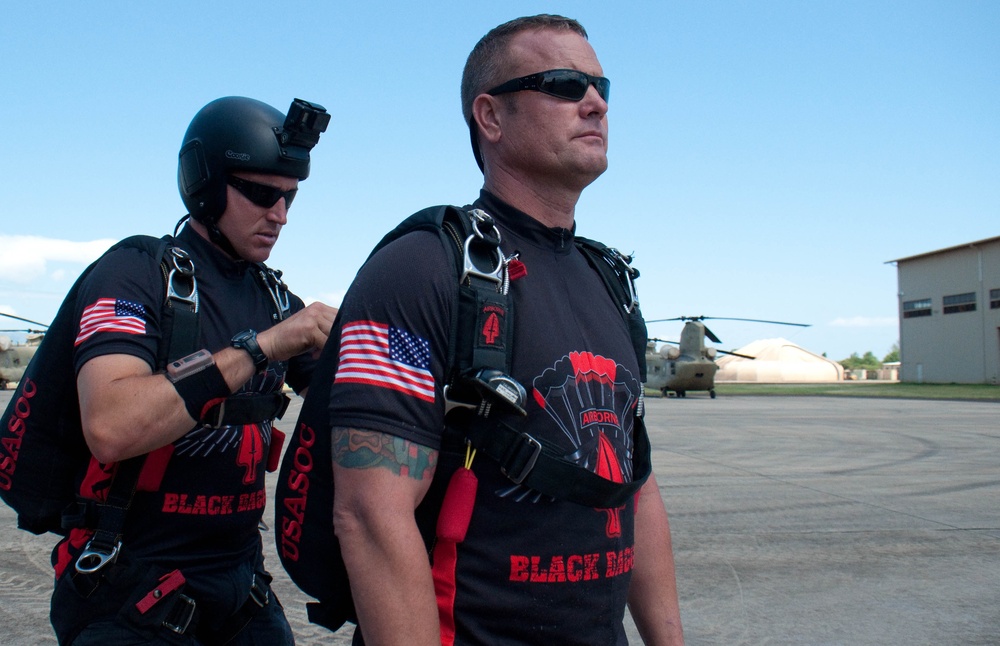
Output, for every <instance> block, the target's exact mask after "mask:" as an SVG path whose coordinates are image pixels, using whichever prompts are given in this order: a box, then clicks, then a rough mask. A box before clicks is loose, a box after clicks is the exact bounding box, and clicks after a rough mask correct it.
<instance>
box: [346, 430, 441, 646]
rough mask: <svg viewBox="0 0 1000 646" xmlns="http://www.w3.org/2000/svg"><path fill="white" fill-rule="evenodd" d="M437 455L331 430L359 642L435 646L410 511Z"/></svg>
mask: <svg viewBox="0 0 1000 646" xmlns="http://www.w3.org/2000/svg"><path fill="white" fill-rule="evenodd" d="M437 459H438V452H437V451H435V450H433V449H429V448H427V447H425V446H421V445H419V444H416V443H414V442H410V441H408V440H404V439H401V438H398V437H395V436H392V435H387V434H385V433H378V432H374V431H366V430H357V429H346V428H335V429H333V476H334V482H335V484H336V495H335V496H334V505H333V516H334V528H335V531H336V534H337V538H338V539H339V540H340V547H341V552H342V553H343V556H344V563H345V564H346V566H347V572H348V575H349V576H350V580H351V592H352V594H353V596H354V604H355V608H356V610H357V612H358V625H359V626H361V629H362V632H363V634H364V638H365V643H366V644H368V645H369V646H382V645H384V644H407V645H422V644H424V645H428V646H430V645H431V644H440V640H441V633H440V625H439V623H438V614H437V603H436V601H435V597H434V583H433V580H432V578H431V568H430V561H429V560H428V556H427V550H426V548H425V546H424V542H423V539H422V538H421V536H420V532H419V530H418V529H417V524H416V520H415V517H414V510H415V509H416V508H417V505H419V504H420V501H421V500H422V499H423V497H424V495H425V494H426V493H427V489H428V487H429V486H430V483H431V479H432V478H433V476H434V470H435V468H436V466H437Z"/></svg>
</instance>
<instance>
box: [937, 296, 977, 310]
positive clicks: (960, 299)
mask: <svg viewBox="0 0 1000 646" xmlns="http://www.w3.org/2000/svg"><path fill="white" fill-rule="evenodd" d="M975 311H976V293H975V292H968V293H966V294H952V295H951V296H945V297H944V313H945V314H955V313H957V312H975Z"/></svg>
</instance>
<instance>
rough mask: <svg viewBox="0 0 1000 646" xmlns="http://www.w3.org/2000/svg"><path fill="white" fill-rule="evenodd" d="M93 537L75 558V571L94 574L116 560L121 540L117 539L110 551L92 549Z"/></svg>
mask: <svg viewBox="0 0 1000 646" xmlns="http://www.w3.org/2000/svg"><path fill="white" fill-rule="evenodd" d="M93 542H94V541H93V539H91V540H90V541H88V542H87V546H86V547H84V548H83V551H82V552H80V556H79V558H77V559H76V571H77V572H79V573H80V574H94V573H96V572H99V571H100V570H101V569H102V568H103V567H104V566H105V565H109V564H111V563H114V562H115V561H117V560H118V550H120V549H121V546H122V542H121V541H118V542H117V543H115V545H114V547H112V548H111V551H110V552H104V551H101V550H98V549H93V548H92V547H91V545H92V544H93Z"/></svg>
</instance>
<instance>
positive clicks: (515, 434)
mask: <svg viewBox="0 0 1000 646" xmlns="http://www.w3.org/2000/svg"><path fill="white" fill-rule="evenodd" d="M464 430H465V432H466V434H467V436H468V438H469V441H470V442H471V443H472V446H474V447H476V449H477V450H479V451H482V452H483V453H485V454H486V455H487V456H489V457H490V458H492V459H493V460H495V461H496V462H498V463H499V464H500V470H501V471H502V472H503V474H504V475H505V476H507V477H508V478H510V480H511V481H512V482H514V483H515V484H519V485H522V486H524V487H527V488H529V489H534V490H535V491H538V492H540V493H543V494H545V495H547V496H551V497H552V498H555V499H557V500H568V501H570V502H575V503H577V504H580V505H584V506H587V507H595V508H598V509H611V508H615V507H621V506H622V505H624V504H625V503H626V502H627V501H628V499H629V498H631V497H632V496H634V495H635V494H636V493H637V492H638V491H639V489H641V488H642V486H643V484H645V482H646V479H647V478H648V477H649V474H650V473H651V472H652V464H651V462H650V448H649V436H648V435H647V433H646V426H645V424H644V423H643V420H642V418H640V417H637V418H635V432H634V433H633V435H634V437H635V444H634V445H633V449H632V465H633V477H632V481H631V482H626V483H619V482H612V481H611V480H608V479H606V478H603V477H601V476H599V475H597V474H596V473H594V472H592V471H590V470H589V469H584V468H581V467H580V465H579V464H576V463H574V462H570V461H569V460H566V459H564V458H563V457H562V456H561V455H559V454H558V453H556V452H555V451H553V450H552V448H550V447H549V446H546V445H544V444H542V443H541V442H539V441H538V440H536V439H535V438H533V437H532V436H531V435H529V434H527V433H524V432H521V431H518V430H516V429H514V428H512V427H511V426H508V425H507V424H505V423H500V424H482V423H479V424H476V423H473V424H470V425H468V427H467V428H465V429H464Z"/></svg>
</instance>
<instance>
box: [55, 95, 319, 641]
mask: <svg viewBox="0 0 1000 646" xmlns="http://www.w3.org/2000/svg"><path fill="white" fill-rule="evenodd" d="M328 121H329V115H328V114H327V113H326V110H325V109H323V108H322V107H321V106H318V105H315V104H311V103H308V102H305V101H300V100H298V99H296V100H295V101H294V102H293V103H292V106H291V108H290V109H289V114H288V115H287V117H286V115H284V114H282V113H281V112H279V111H278V110H276V109H275V108H273V107H271V106H270V105H267V104H265V103H262V102H260V101H256V100H254V99H249V98H244V97H225V98H221V99H218V100H216V101H213V102H211V103H209V104H208V105H206V106H205V107H204V108H202V109H201V110H200V111H199V112H198V113H197V114H196V115H195V117H194V119H193V120H192V121H191V124H190V126H189V127H188V130H187V132H186V134H185V136H184V140H183V143H182V146H181V149H180V154H179V160H178V173H177V183H178V187H179V189H180V193H181V198H182V200H183V201H184V204H185V206H186V207H187V209H188V215H186V216H185V217H184V218H182V219H181V221H180V222H179V223H178V225H177V227H178V228H180V227H181V226H182V224H183V223H185V221H187V222H186V226H184V227H183V229H181V230H180V232H179V233H178V232H176V231H175V236H174V237H173V238H172V245H173V247H174V250H173V253H168V255H167V258H166V261H165V264H162V265H161V259H160V258H158V257H153V254H152V252H147V251H144V250H142V249H139V248H133V247H124V248H121V249H118V250H115V251H112V252H111V253H109V254H106V255H105V256H104V257H103V258H102V259H101V260H100V262H99V263H97V264H96V266H95V267H94V268H93V270H92V271H91V272H90V273H89V274H88V275H87V276H86V278H85V279H84V281H83V283H82V284H81V288H80V291H79V296H78V298H77V301H76V303H77V320H78V321H79V325H78V334H77V337H76V340H75V349H74V356H73V360H74V363H75V366H76V370H77V387H78V392H79V401H80V416H81V421H82V429H83V435H84V439H85V440H86V443H87V446H88V447H89V449H90V452H91V454H92V458H91V461H90V465H89V467H88V470H87V472H86V474H80V475H81V477H82V478H83V481H82V484H81V486H80V491H79V500H80V501H81V504H82V505H83V506H84V507H85V508H88V509H89V510H90V511H88V512H87V513H86V514H81V517H80V518H79V519H78V522H77V523H75V524H73V525H71V526H70V527H69V528H68V529H69V533H68V535H67V537H66V538H65V539H64V540H63V541H62V542H61V543H60V544H59V545H58V546H57V548H56V550H55V553H54V559H53V560H54V563H55V569H56V577H57V586H56V590H55V593H54V596H53V602H52V622H53V625H54V627H55V628H56V633H57V635H58V637H59V640H60V643H70V642H71V641H72V643H74V644H77V645H78V646H79V645H87V644H100V645H101V646H111V645H114V644H123V643H129V644H131V643H164V644H166V643H170V644H192V645H195V644H215V643H220V644H221V643H227V644H234V645H239V644H261V643H266V644H291V643H293V640H292V635H291V630H290V628H289V625H288V622H287V620H286V619H285V616H284V613H283V611H282V608H281V605H280V603H278V601H277V600H276V599H275V598H274V596H273V594H271V592H270V589H269V585H268V583H269V581H270V575H269V574H268V573H267V570H266V569H265V566H264V560H263V554H262V552H261V538H260V533H259V528H258V526H259V523H260V521H261V518H262V514H263V511H264V506H265V503H266V497H265V488H264V476H265V469H266V468H268V459H269V455H271V454H274V455H273V456H271V457H276V455H277V452H278V451H280V448H281V443H280V441H278V440H277V437H278V435H277V432H276V431H275V429H272V423H273V420H274V418H275V416H280V414H281V412H283V410H284V409H283V405H284V404H287V399H286V398H285V397H284V395H283V394H282V387H283V385H284V384H285V383H287V384H289V385H290V386H291V387H292V388H294V389H295V390H296V391H297V392H300V393H301V392H303V391H304V390H305V389H306V388H307V387H308V384H309V379H310V377H311V375H312V372H313V368H314V366H315V360H314V358H313V353H314V351H317V350H318V349H320V348H322V347H323V345H324V343H325V341H326V338H327V336H328V334H329V331H330V327H331V325H332V322H333V319H334V317H335V315H336V310H335V309H333V308H331V307H328V306H326V305H324V304H322V303H313V304H312V305H310V306H308V307H306V306H305V305H304V303H303V302H302V300H301V299H299V298H298V297H297V296H295V295H294V294H292V293H291V292H289V291H288V290H287V288H286V287H285V285H284V284H283V283H282V281H281V279H280V272H275V271H272V270H270V269H269V268H267V267H266V266H265V265H264V264H263V263H264V261H265V260H267V258H268V257H269V255H270V253H271V249H272V248H273V247H274V245H275V243H276V242H277V240H278V236H279V234H280V232H281V229H282V227H283V226H284V225H285V224H286V222H287V219H288V212H289V208H290V206H291V204H292V200H293V198H294V197H295V194H296V191H297V190H298V186H299V182H300V181H301V180H304V179H306V178H307V177H308V176H309V170H310V154H309V153H310V150H311V149H312V148H313V146H315V144H316V143H317V142H318V141H319V136H320V133H322V132H323V131H324V130H325V129H326V126H327V123H328ZM192 268H193V281H192V280H191V278H190V269H192ZM194 287H196V292H192V291H191V290H192V288H194ZM165 289H166V291H167V295H168V296H169V295H170V294H176V295H178V296H180V297H184V298H182V299H181V300H180V301H171V303H172V307H173V308H176V309H174V310H172V311H174V312H176V313H175V314H174V315H173V317H172V318H173V321H174V322H173V324H172V328H170V327H169V326H168V320H169V319H170V316H169V315H168V314H167V310H166V308H165V307H164V300H165ZM189 304H196V306H197V313H196V324H197V327H196V328H195V327H193V326H184V327H183V328H181V329H183V330H184V334H183V335H182V336H181V338H178V334H177V333H176V331H177V330H178V329H179V326H181V323H179V322H178V321H179V320H180V317H181V315H182V311H183V312H187V313H190V307H188V305H189ZM168 329H173V330H174V331H175V333H174V334H170V333H168ZM175 345H180V346H182V347H181V349H182V350H184V352H180V353H179V352H177V348H176V347H175ZM184 346H186V347H184ZM192 346H193V347H192ZM167 348H169V353H170V356H169V357H168V358H167V359H166V361H164V360H163V357H162V355H161V354H160V353H161V352H162V351H164V350H166V349H167ZM188 348H190V349H188ZM191 350H195V351H194V352H191ZM188 352H191V353H190V354H187V353H188ZM164 368H165V369H164ZM147 454H148V456H147V457H146V458H145V461H144V462H143V461H141V460H140V461H139V462H136V461H134V460H130V459H131V458H135V457H136V456H144V455H147ZM134 464H138V465H141V470H139V471H138V477H137V481H136V480H133V484H131V485H128V487H129V489H127V490H126V491H124V492H122V491H119V489H120V486H121V485H120V484H119V483H120V482H121V479H122V478H124V477H125V476H124V475H123V474H124V473H126V472H128V471H129V470H131V469H132V467H131V465H134ZM271 468H273V466H272V467H271ZM133 490H134V493H132V492H133ZM109 492H110V493H109ZM105 501H109V502H110V501H114V503H115V504H114V506H113V510H114V513H112V512H111V511H109V509H111V508H112V506H111V505H107V506H100V505H98V504H96V503H100V502H105ZM94 510H96V511H94ZM109 529H110V531H109ZM106 533H110V534H112V535H116V536H117V538H118V540H117V541H115V542H114V543H113V544H112V547H111V549H110V550H109V549H107V548H106V547H103V546H102V545H101V543H100V541H99V540H98V538H99V537H102V536H104V534H106ZM81 553H82V554H84V558H83V559H82V560H81V559H79V557H80V555H81ZM88 555H89V556H88ZM95 563H96V564H100V567H92V565H93V564H95ZM74 639H75V641H73V640H74Z"/></svg>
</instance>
